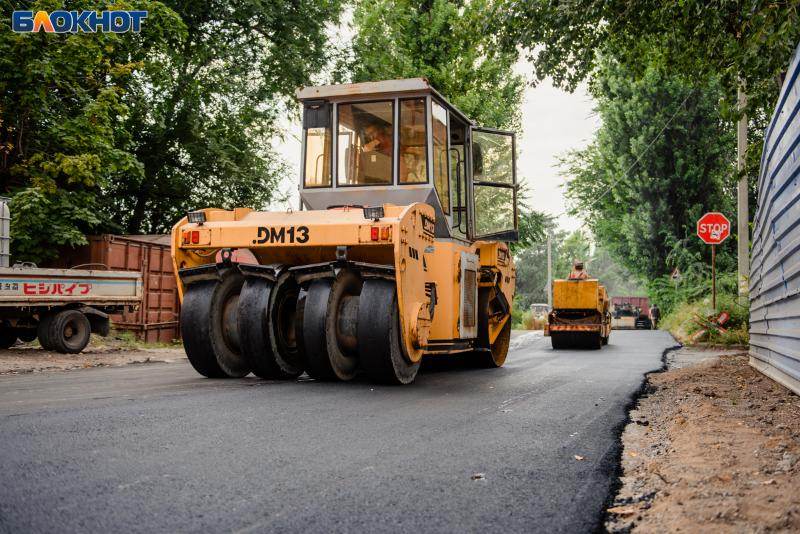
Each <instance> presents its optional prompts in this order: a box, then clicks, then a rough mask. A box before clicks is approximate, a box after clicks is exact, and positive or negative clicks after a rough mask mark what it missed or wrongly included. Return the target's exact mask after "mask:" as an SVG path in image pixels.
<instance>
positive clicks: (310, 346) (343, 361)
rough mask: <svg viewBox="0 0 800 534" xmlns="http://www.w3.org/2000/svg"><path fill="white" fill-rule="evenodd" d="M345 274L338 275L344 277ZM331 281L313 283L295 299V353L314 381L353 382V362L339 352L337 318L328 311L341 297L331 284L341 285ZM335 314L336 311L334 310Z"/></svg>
mask: <svg viewBox="0 0 800 534" xmlns="http://www.w3.org/2000/svg"><path fill="white" fill-rule="evenodd" d="M345 273H346V271H342V272H340V273H339V277H340V278H341V277H342V276H345ZM340 278H337V280H336V281H334V280H330V279H322V280H314V281H313V282H311V284H310V285H309V286H308V289H306V290H302V291H301V292H300V294H299V295H298V299H297V313H296V315H295V320H296V321H297V322H296V326H295V330H296V333H297V341H298V349H299V352H300V354H302V355H303V358H304V360H305V362H306V372H307V373H308V375H309V376H310V377H312V378H314V379H316V380H328V381H332V380H341V381H348V380H352V379H353V378H354V377H355V375H356V372H357V371H358V366H357V360H356V359H355V358H344V357H343V356H344V355H343V354H342V353H341V351H339V354H336V353H333V354H331V352H333V350H338V349H337V346H338V342H337V340H336V332H335V331H332V330H331V328H330V327H331V326H333V328H335V325H336V321H337V320H338V318H337V317H336V316H335V314H334V313H331V312H330V310H331V309H332V308H335V307H336V306H335V305H336V304H338V302H337V298H336V297H337V293H338V296H342V293H341V291H342V290H343V289H344V288H343V287H339V288H338V292H337V290H336V288H334V284H337V283H339V284H341V283H342V281H341V280H340ZM337 311H338V310H337Z"/></svg>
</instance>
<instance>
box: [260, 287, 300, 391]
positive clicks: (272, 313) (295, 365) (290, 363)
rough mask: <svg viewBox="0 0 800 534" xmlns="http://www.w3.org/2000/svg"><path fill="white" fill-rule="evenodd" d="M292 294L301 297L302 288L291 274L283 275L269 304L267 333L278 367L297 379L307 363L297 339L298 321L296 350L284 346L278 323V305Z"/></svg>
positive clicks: (274, 288)
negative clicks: (286, 295)
mask: <svg viewBox="0 0 800 534" xmlns="http://www.w3.org/2000/svg"><path fill="white" fill-rule="evenodd" d="M287 293H289V294H292V293H297V297H295V298H298V297H299V293H300V287H299V286H298V285H297V281H296V280H295V279H294V276H292V275H291V274H289V273H284V274H282V275H281V276H280V277H279V278H278V281H277V282H276V283H275V286H274V287H273V290H272V295H271V297H270V302H269V310H268V312H269V314H268V316H267V321H268V322H267V329H268V330H267V331H268V332H269V340H270V343H271V344H272V353H273V355H274V356H275V361H276V362H277V364H278V367H280V368H281V370H282V371H283V372H284V373H285V374H286V375H287V377H291V378H297V377H298V376H300V375H301V374H303V370H304V369H305V361H304V359H303V356H302V355H301V354H300V346H299V343H298V339H297V328H296V325H297V321H296V319H295V348H294V349H292V348H291V347H290V346H288V345H284V344H282V343H281V341H280V335H279V333H278V323H279V321H280V317H279V316H278V314H277V313H276V312H277V310H276V308H277V304H278V302H279V300H280V299H282V298H283V297H284V295H285V294H287ZM294 306H295V317H296V315H297V303H296V302H295V304H294Z"/></svg>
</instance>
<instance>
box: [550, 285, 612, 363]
mask: <svg viewBox="0 0 800 534" xmlns="http://www.w3.org/2000/svg"><path fill="white" fill-rule="evenodd" d="M544 335H545V336H550V340H551V342H552V344H553V348H554V349H569V348H587V349H599V348H602V346H603V345H607V344H608V338H609V337H610V336H611V312H610V310H609V300H608V292H606V288H605V287H603V285H601V284H600V282H599V281H598V280H597V279H594V278H588V279H578V280H553V310H552V311H551V312H550V313H549V314H548V316H547V324H546V325H545V329H544Z"/></svg>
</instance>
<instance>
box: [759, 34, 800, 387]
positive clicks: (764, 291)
mask: <svg viewBox="0 0 800 534" xmlns="http://www.w3.org/2000/svg"><path fill="white" fill-rule="evenodd" d="M750 364H751V365H752V366H753V367H755V368H756V369H758V370H759V371H761V372H762V373H764V374H765V375H767V376H769V377H771V378H773V379H774V380H776V381H778V382H780V383H782V384H784V385H785V386H787V387H789V388H791V389H792V390H794V391H795V392H796V393H800V46H798V48H797V50H795V54H794V57H793V59H792V62H791V66H790V67H789V70H788V73H787V76H786V80H785V82H784V84H783V88H782V89H781V93H780V97H779V98H778V105H777V106H776V108H775V113H774V115H773V116H772V120H771V121H770V124H769V126H768V127H767V131H766V134H765V136H764V151H763V153H762V156H761V169H760V172H759V179H758V208H757V210H756V216H755V220H754V223H753V246H752V253H751V257H750Z"/></svg>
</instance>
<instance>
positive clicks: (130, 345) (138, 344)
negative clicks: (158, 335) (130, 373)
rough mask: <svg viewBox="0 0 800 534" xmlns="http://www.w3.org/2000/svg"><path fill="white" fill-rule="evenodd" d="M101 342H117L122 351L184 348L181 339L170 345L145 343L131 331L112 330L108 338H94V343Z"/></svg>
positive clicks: (173, 341)
mask: <svg viewBox="0 0 800 534" xmlns="http://www.w3.org/2000/svg"><path fill="white" fill-rule="evenodd" d="M95 341H96V342H99V343H100V344H110V343H108V342H109V341H116V343H113V344H114V345H116V346H118V347H119V348H122V349H127V350H136V349H174V348H180V347H182V346H183V343H182V342H181V340H180V339H174V340H172V341H171V342H169V343H164V342H160V341H158V342H145V341H142V340H140V339H139V338H138V337H136V334H135V333H133V332H131V331H130V330H118V329H116V328H113V327H112V329H111V332H110V333H109V334H108V337H106V338H104V337H100V336H94V335H93V336H92V342H95Z"/></svg>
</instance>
